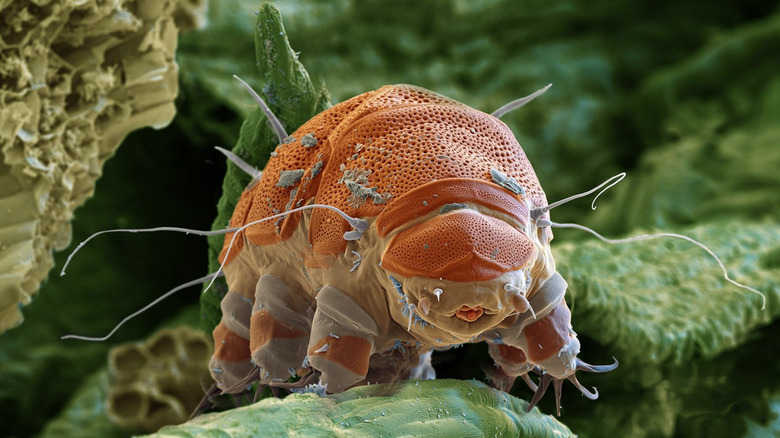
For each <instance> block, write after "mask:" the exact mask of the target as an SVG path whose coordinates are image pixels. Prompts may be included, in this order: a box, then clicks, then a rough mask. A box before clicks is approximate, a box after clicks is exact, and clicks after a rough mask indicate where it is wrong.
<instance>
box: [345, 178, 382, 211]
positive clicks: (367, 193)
mask: <svg viewBox="0 0 780 438" xmlns="http://www.w3.org/2000/svg"><path fill="white" fill-rule="evenodd" d="M369 175H371V171H370V170H364V169H349V170H344V174H343V175H342V176H341V178H339V182H340V183H344V184H345V185H346V186H347V189H349V191H350V193H352V195H351V196H350V197H349V202H350V204H352V206H353V207H356V208H357V207H360V206H361V205H363V204H364V203H365V202H366V200H367V199H369V198H370V199H371V200H372V201H374V203H375V204H382V203H384V202H385V199H384V197H383V196H382V195H381V194H379V193H377V187H368V176H369Z"/></svg>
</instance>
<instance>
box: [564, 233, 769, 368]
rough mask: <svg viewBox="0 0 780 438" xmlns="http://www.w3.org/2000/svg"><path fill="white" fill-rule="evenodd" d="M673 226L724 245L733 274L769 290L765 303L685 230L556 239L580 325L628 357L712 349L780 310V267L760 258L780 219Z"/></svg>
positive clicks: (732, 343)
mask: <svg viewBox="0 0 780 438" xmlns="http://www.w3.org/2000/svg"><path fill="white" fill-rule="evenodd" d="M674 231H676V232H678V233H680V234H684V235H686V236H690V237H692V238H694V239H696V240H698V241H700V242H703V243H705V244H707V245H708V246H709V247H710V248H711V249H712V250H713V251H715V253H716V254H719V255H720V257H722V258H723V261H724V263H725V264H726V266H728V267H729V271H730V272H731V276H732V277H734V278H736V279H738V281H741V282H742V283H745V284H749V285H750V286H752V287H754V288H757V289H759V290H760V291H762V292H763V293H764V294H765V295H766V296H767V306H766V309H764V310H761V297H760V296H758V295H757V294H754V293H752V292H749V291H746V290H744V289H740V288H738V287H736V286H734V285H732V284H730V283H727V282H726V281H725V280H724V279H723V275H722V273H721V271H720V269H719V268H718V266H717V264H716V262H715V261H714V260H713V259H712V258H710V257H709V256H708V255H707V254H706V253H705V252H704V251H703V250H702V249H700V248H699V247H697V246H694V245H692V244H691V243H688V242H685V241H682V240H679V239H671V238H663V239H654V240H646V241H642V242H633V243H625V244H620V245H608V244H606V243H602V242H600V241H590V242H580V243H567V244H564V245H557V246H554V248H555V251H554V254H555V256H556V261H557V263H558V269H559V271H560V272H561V274H562V275H563V276H564V277H565V278H566V279H567V281H568V282H569V291H568V297H567V301H568V302H569V305H570V307H573V308H574V321H575V324H576V328H577V331H578V332H580V333H585V334H587V336H589V337H590V338H592V339H594V340H596V341H598V342H599V343H601V344H603V345H610V346H612V347H613V352H614V355H615V356H617V357H619V358H620V359H621V360H624V361H631V362H642V363H646V364H656V365H661V364H674V365H682V364H684V363H686V362H687V361H689V360H691V359H693V358H711V357H714V356H716V355H718V354H721V353H723V352H724V351H726V350H729V349H731V348H734V347H736V346H738V345H740V344H742V343H744V342H745V340H746V339H747V338H748V335H749V333H751V332H752V331H753V330H755V329H757V328H759V327H761V326H763V325H766V324H768V323H769V322H771V321H772V320H773V319H774V318H776V317H777V315H778V314H780V272H778V270H777V269H766V268H764V267H763V266H761V263H760V260H762V259H763V258H764V257H766V256H767V254H770V253H771V251H773V250H776V249H777V248H778V247H780V226H778V225H777V224H776V223H772V222H769V221H764V222H759V223H749V222H712V223H702V224H701V225H698V226H696V227H691V228H683V229H679V230H674ZM639 233H640V231H639V230H638V231H637V232H636V234H639ZM632 234H634V233H632ZM594 240H595V239H594Z"/></svg>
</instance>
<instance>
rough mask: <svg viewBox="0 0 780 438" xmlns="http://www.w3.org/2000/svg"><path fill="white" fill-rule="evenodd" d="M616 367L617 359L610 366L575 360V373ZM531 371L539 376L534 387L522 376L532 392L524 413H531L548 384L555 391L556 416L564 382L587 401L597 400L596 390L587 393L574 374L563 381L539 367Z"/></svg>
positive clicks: (558, 413) (608, 369)
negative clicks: (576, 390) (551, 385)
mask: <svg viewBox="0 0 780 438" xmlns="http://www.w3.org/2000/svg"><path fill="white" fill-rule="evenodd" d="M613 359H614V358H613ZM618 365H619V363H618V360H617V359H615V362H614V363H612V364H610V365H591V364H589V363H586V362H583V361H582V360H580V359H577V367H576V371H585V372H589V373H606V372H609V371H612V370H614V369H615V368H617V367H618ZM533 371H534V372H535V373H537V374H539V376H540V377H539V384H538V385H534V384H533V382H532V381H531V379H530V378H529V377H528V375H527V374H525V375H524V376H523V378H524V380H525V381H526V383H527V384H528V387H529V388H531V390H532V391H534V397H533V398H532V399H531V402H530V403H529V404H528V410H527V411H526V412H531V409H533V407H534V406H536V404H537V403H538V402H539V400H541V399H542V397H543V396H544V393H545V392H546V391H547V387H549V386H550V382H552V384H553V388H554V389H555V410H556V413H557V415H558V416H560V415H561V388H562V387H563V381H564V380H568V381H570V382H571V383H572V384H574V386H575V387H576V388H577V389H579V390H580V392H581V393H582V395H584V396H585V397H587V398H588V399H589V400H596V399H597V398H599V392H598V390H596V388H595V387H594V388H593V392H590V391H588V389H587V388H585V387H584V386H582V384H581V383H580V382H579V380H577V376H576V375H574V374H571V375H569V376H568V377H565V378H563V379H556V378H554V377H552V376H550V375H549V374H547V373H545V372H544V371H543V370H541V369H540V368H539V367H535V368H534V369H533Z"/></svg>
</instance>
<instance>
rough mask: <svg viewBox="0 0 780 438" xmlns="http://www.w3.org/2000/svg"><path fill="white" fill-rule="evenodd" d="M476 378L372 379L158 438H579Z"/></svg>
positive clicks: (167, 430) (221, 416) (207, 418)
mask: <svg viewBox="0 0 780 438" xmlns="http://www.w3.org/2000/svg"><path fill="white" fill-rule="evenodd" d="M527 406H528V403H526V402H525V401H523V400H519V399H517V398H515V397H513V396H510V395H507V394H505V393H503V392H499V391H496V390H494V389H492V388H489V387H487V386H486V385H484V384H482V383H479V382H475V381H460V380H422V381H408V382H405V383H402V384H396V385H370V386H363V387H358V388H353V389H350V390H348V391H346V392H344V393H342V394H339V395H335V396H328V397H319V396H317V395H314V394H293V395H290V396H288V397H287V398H285V399H284V400H278V399H265V400H262V401H260V402H258V403H256V404H254V405H251V406H247V407H243V408H238V409H233V410H230V411H226V412H222V413H217V414H207V415H203V416H201V417H198V418H196V419H195V420H193V421H190V422H189V423H187V424H184V425H181V426H168V427H164V428H162V429H161V430H160V431H159V432H158V433H156V434H153V435H149V437H150V438H151V437H155V438H173V437H179V438H185V437H187V438H190V437H191V438H195V437H220V438H222V437H224V438H241V437H247V438H249V437H256V436H268V437H275V436H301V437H304V436H317V437H355V438H357V437H399V436H409V437H412V436H413V437H442V436H457V437H483V436H491V437H492V436H496V437H537V438H543V437H545V438H546V437H573V436H574V434H572V433H571V431H569V429H568V428H567V427H566V426H564V425H563V424H561V423H559V422H558V421H557V420H556V419H555V418H553V417H551V416H549V415H545V414H542V413H541V412H539V410H538V409H534V410H532V411H531V412H530V413H525V409H526V408H527Z"/></svg>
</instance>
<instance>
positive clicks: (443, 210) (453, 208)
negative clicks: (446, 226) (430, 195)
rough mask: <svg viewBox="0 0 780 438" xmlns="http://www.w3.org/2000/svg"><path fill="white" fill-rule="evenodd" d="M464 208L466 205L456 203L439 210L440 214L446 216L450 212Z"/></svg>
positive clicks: (445, 205)
mask: <svg viewBox="0 0 780 438" xmlns="http://www.w3.org/2000/svg"><path fill="white" fill-rule="evenodd" d="M464 208H466V204H464V203H462V202H455V203H452V204H444V205H443V206H442V207H441V209H440V210H439V213H441V214H444V213H447V212H448V211H452V210H462V209H464Z"/></svg>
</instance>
